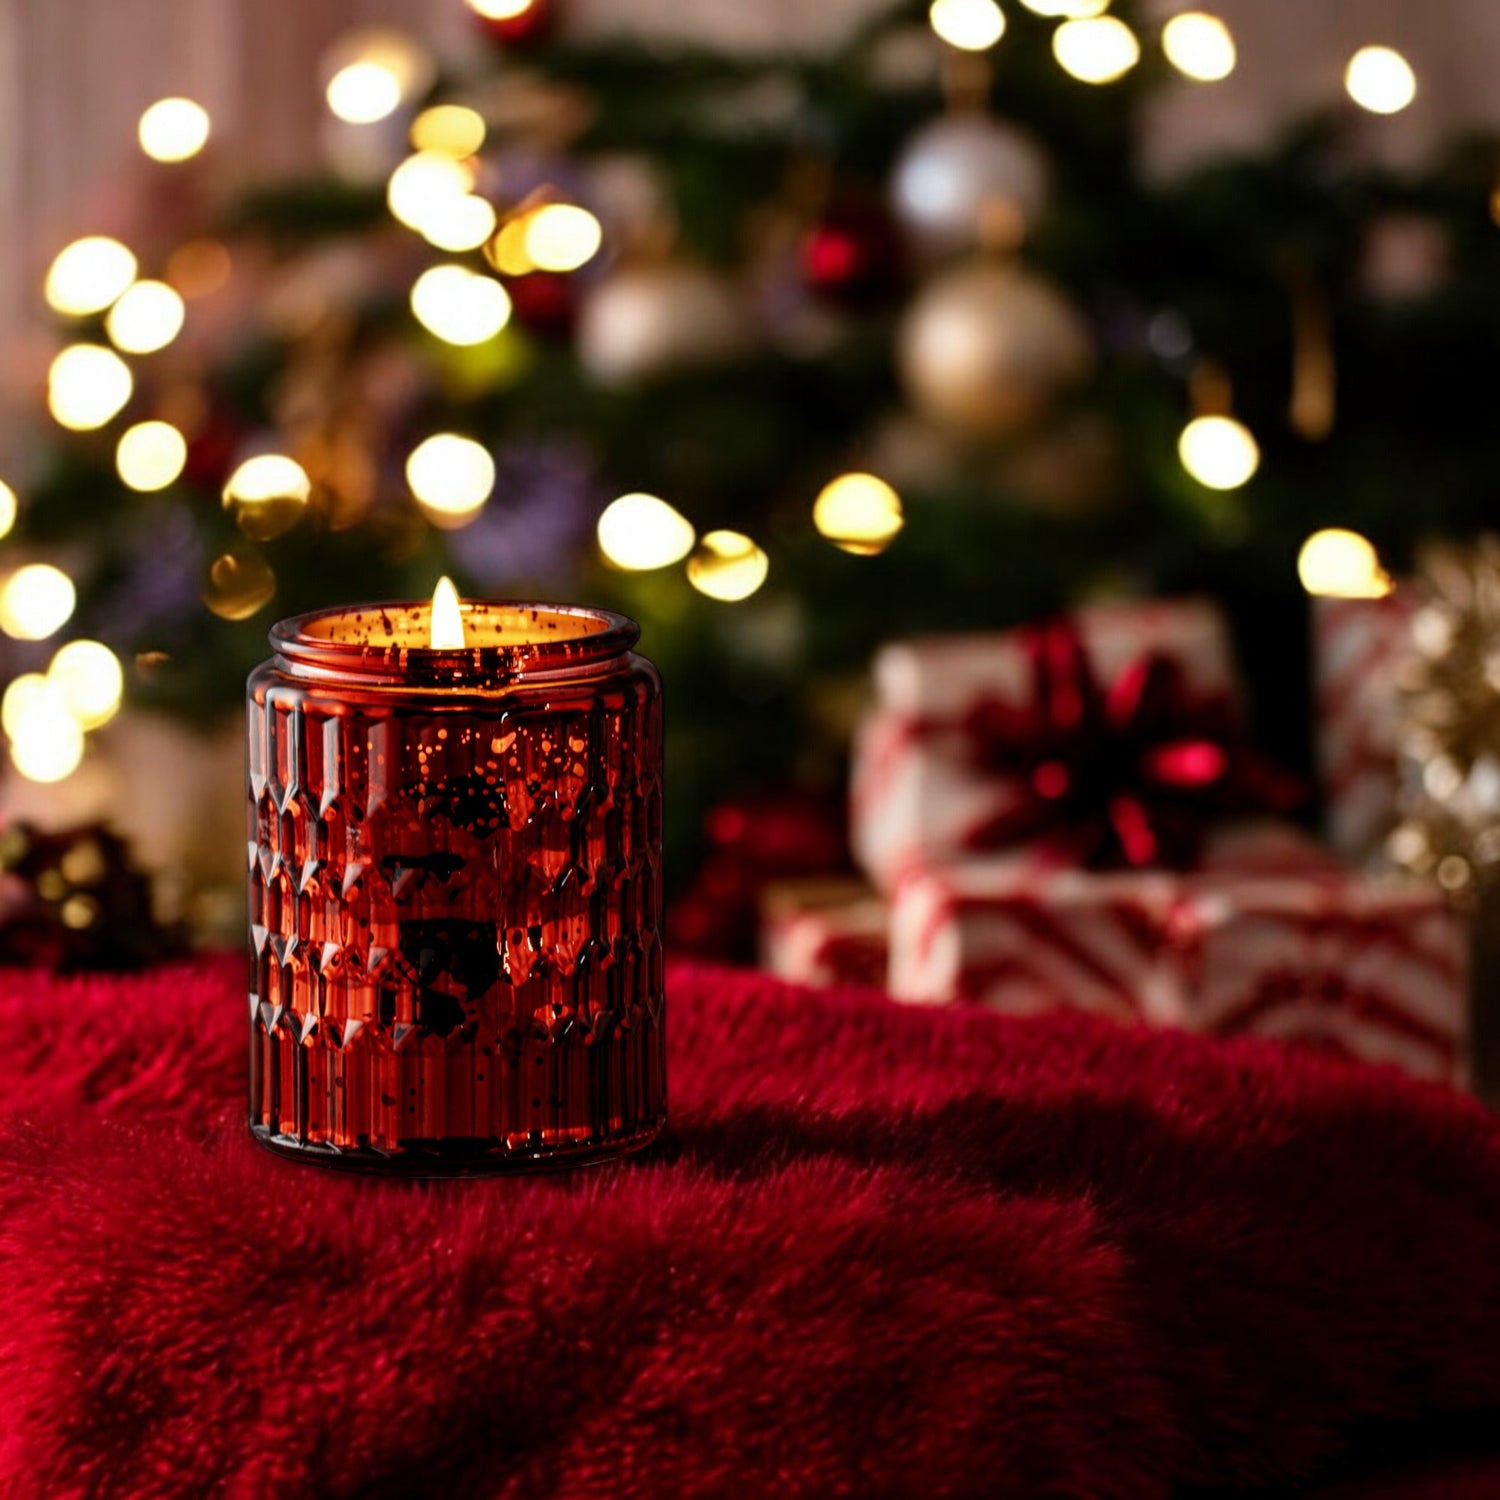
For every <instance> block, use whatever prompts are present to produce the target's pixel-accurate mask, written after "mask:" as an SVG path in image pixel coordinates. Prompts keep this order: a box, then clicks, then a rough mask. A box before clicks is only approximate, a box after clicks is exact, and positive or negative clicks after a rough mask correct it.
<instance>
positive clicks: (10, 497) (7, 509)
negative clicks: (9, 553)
mask: <svg viewBox="0 0 1500 1500" xmlns="http://www.w3.org/2000/svg"><path fill="white" fill-rule="evenodd" d="M20 508H21V507H20V505H19V504H18V503H17V501H16V492H15V491H14V490H13V489H11V487H10V486H9V485H8V484H6V482H5V481H4V480H3V479H0V536H9V535H10V529H11V527H12V526H14V525H15V524H16V515H17V513H18V512H19V511H20Z"/></svg>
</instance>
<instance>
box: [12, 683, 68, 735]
mask: <svg viewBox="0 0 1500 1500" xmlns="http://www.w3.org/2000/svg"><path fill="white" fill-rule="evenodd" d="M49 692H51V693H54V694H58V696H59V697H60V692H59V689H58V688H57V687H56V686H55V685H53V684H50V683H49V682H48V681H47V679H46V678H45V677H44V676H43V675H42V674H41V673H40V672H22V673H21V675H20V676H19V677H17V678H14V679H13V680H12V681H11V683H10V685H9V686H8V687H7V688H6V689H5V696H4V697H3V698H0V728H3V729H4V730H5V732H6V734H8V735H12V736H14V734H15V732H16V726H17V725H18V724H19V723H20V722H21V719H22V717H23V716H24V715H25V713H26V712H27V710H28V709H30V708H31V707H32V706H33V705H34V704H35V703H36V701H37V700H38V698H40V697H42V696H43V695H44V694H46V693H49Z"/></svg>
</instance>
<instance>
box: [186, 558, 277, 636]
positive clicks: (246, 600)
mask: <svg viewBox="0 0 1500 1500" xmlns="http://www.w3.org/2000/svg"><path fill="white" fill-rule="evenodd" d="M275 597H276V574H275V572H274V571H273V570H272V568H271V565H270V563H268V562H267V561H266V560H265V558H263V557H261V556H260V555H259V554H258V553H254V552H225V553H222V554H220V555H219V556H218V557H216V558H215V559H214V560H213V562H212V563H210V564H209V569H208V580H207V582H206V583H205V585H204V588H203V603H204V605H205V606H206V607H207V608H208V610H209V611H210V612H211V613H213V614H216V615H217V616H218V617H219V618H220V619H221V620H248V619H249V618H250V617H251V615H253V614H255V613H256V612H257V611H259V610H262V609H264V608H265V607H266V605H267V604H269V603H270V602H271V600H272V599H274V598H275Z"/></svg>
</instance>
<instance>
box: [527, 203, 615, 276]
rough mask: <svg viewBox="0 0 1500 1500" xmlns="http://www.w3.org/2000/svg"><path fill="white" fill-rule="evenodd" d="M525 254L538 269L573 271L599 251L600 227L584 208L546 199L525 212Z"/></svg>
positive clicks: (600, 242)
mask: <svg viewBox="0 0 1500 1500" xmlns="http://www.w3.org/2000/svg"><path fill="white" fill-rule="evenodd" d="M524 222H525V225H526V254H527V257H528V258H529V259H530V261H531V262H532V264H533V265H534V266H536V268H537V269H538V270H541V271H576V270H577V269H578V268H579V266H582V265H586V264H587V263H588V262H589V261H591V260H592V259H593V258H594V256H595V255H597V254H598V253H599V246H600V245H601V244H602V243H603V240H604V231H603V230H602V229H601V228H600V227H599V221H598V219H596V218H595V217H594V216H593V214H591V213H590V212H589V211H588V209H586V208H579V207H578V206H577V205H576V204H573V203H546V204H543V205H542V207H541V208H538V209H535V210H533V211H532V212H531V213H529V214H527V215H526V218H525V221H524Z"/></svg>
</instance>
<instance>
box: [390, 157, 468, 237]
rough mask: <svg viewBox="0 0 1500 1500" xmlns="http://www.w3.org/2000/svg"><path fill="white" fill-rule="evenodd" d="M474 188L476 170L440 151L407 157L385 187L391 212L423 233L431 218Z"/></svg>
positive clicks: (409, 226)
mask: <svg viewBox="0 0 1500 1500" xmlns="http://www.w3.org/2000/svg"><path fill="white" fill-rule="evenodd" d="M473 186H474V173H473V170H472V169H471V168H470V167H469V166H468V165H467V164H466V163H464V162H459V161H455V160H454V159H453V158H452V157H451V156H448V155H445V154H444V153H443V152H441V151H418V152H417V153H416V155H415V156H408V157H407V158H406V160H405V161H404V162H402V163H401V165H400V166H399V167H397V168H396V170H395V171H394V172H392V173H391V180H390V182H389V184H388V185H387V187H386V195H385V197H386V202H387V204H389V206H390V210H391V212H392V213H393V214H394V215H395V216H396V217H397V218H398V219H399V220H400V221H401V222H402V223H403V224H405V225H406V226H407V228H409V229H415V230H418V231H419V232H420V230H421V228H422V226H423V224H425V223H426V222H427V219H428V217H429V216H431V215H434V214H438V213H441V212H442V211H443V210H444V209H445V208H446V207H447V206H448V205H450V204H451V203H452V202H453V201H454V200H456V199H459V198H463V197H465V196H466V195H467V194H468V192H469V191H470V189H471V188H472V187H473Z"/></svg>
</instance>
